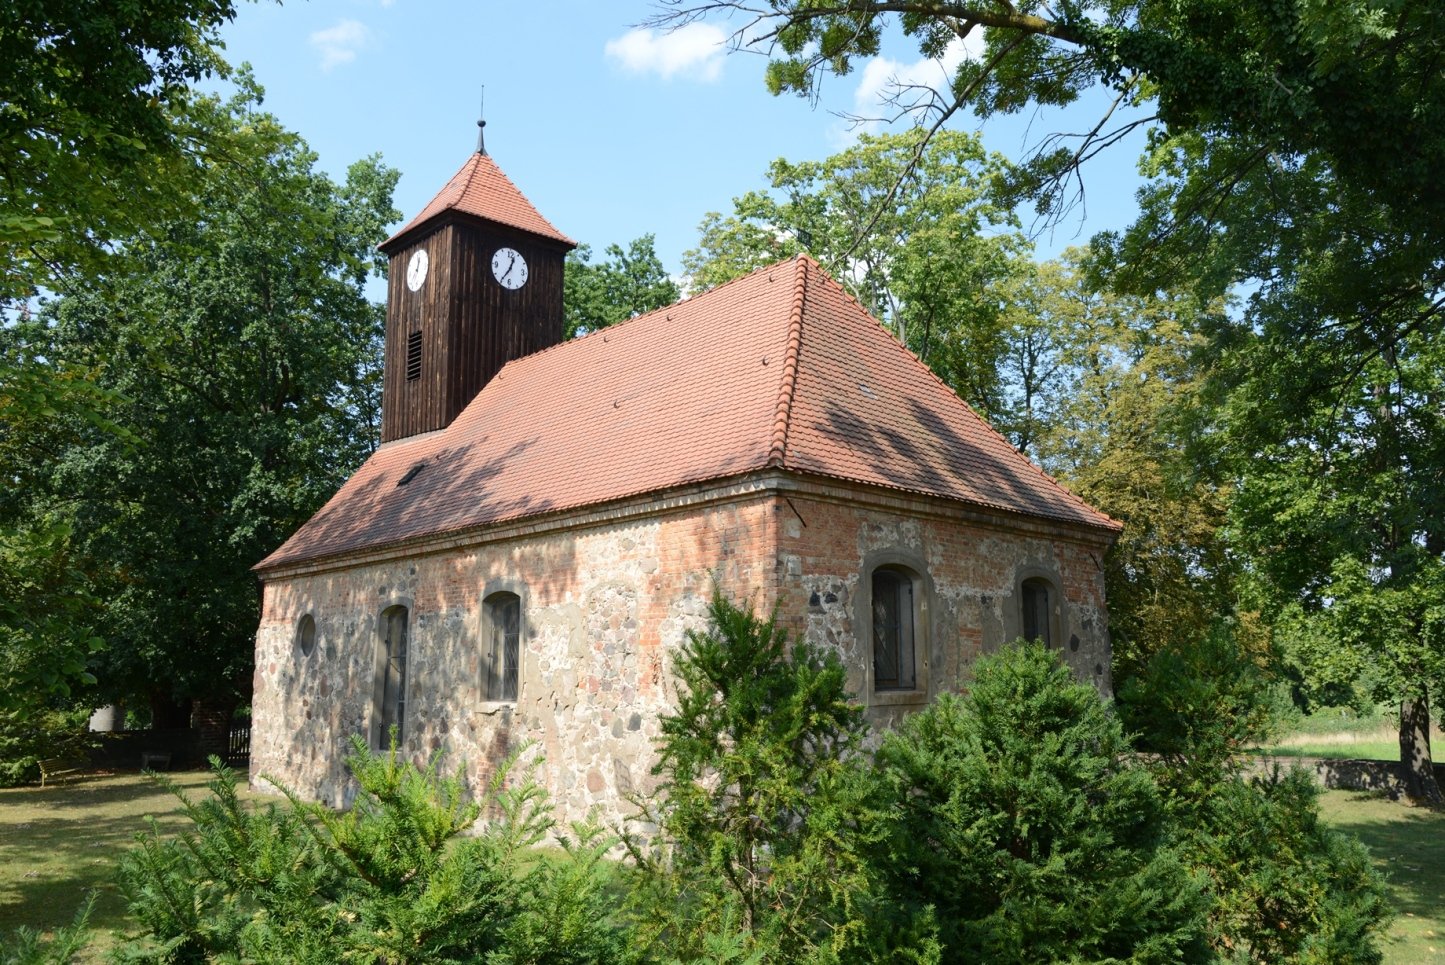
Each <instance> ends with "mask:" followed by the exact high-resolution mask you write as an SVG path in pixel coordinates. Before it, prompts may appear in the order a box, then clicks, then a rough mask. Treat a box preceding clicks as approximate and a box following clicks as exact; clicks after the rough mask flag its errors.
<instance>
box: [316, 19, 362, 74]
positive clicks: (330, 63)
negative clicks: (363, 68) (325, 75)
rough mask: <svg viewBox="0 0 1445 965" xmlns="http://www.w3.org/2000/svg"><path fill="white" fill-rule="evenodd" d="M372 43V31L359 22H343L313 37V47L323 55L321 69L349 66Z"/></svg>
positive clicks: (319, 31) (317, 32)
mask: <svg viewBox="0 0 1445 965" xmlns="http://www.w3.org/2000/svg"><path fill="white" fill-rule="evenodd" d="M370 42H371V29H370V28H369V27H367V26H366V24H364V23H362V22H360V21H359V20H342V21H340V22H339V23H337V24H336V26H334V27H327V28H326V29H325V30H318V31H316V32H315V33H313V34H312V35H311V46H313V47H315V48H316V49H317V50H318V51H320V53H321V69H322V70H331V69H332V68H333V67H338V66H340V65H341V64H349V63H351V62H352V61H353V60H355V59H356V55H357V54H358V53H360V52H361V50H362V49H363V48H365V47H366V46H367V44H369V43H370Z"/></svg>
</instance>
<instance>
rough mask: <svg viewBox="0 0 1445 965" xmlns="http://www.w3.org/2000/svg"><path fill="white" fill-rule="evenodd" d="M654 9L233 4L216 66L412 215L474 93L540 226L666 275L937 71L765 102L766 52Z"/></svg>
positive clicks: (1052, 245) (1054, 242)
mask: <svg viewBox="0 0 1445 965" xmlns="http://www.w3.org/2000/svg"><path fill="white" fill-rule="evenodd" d="M653 9H654V8H653V5H652V4H650V3H648V2H646V0H606V2H603V0H588V2H584V0H532V2H520V0H472V2H463V0H310V2H300V0H295V2H291V3H288V4H285V5H275V4H271V3H259V4H249V5H245V6H242V7H241V8H240V12H239V14H238V16H237V18H236V20H235V22H234V23H232V24H231V25H230V26H229V27H228V28H227V29H226V30H225V31H224V34H223V37H224V40H225V42H226V45H227V50H226V57H227V59H228V60H230V61H231V62H232V63H233V64H240V63H241V62H243V61H245V62H249V63H251V65H252V66H253V68H254V70H255V74H256V77H257V79H258V80H259V81H260V83H261V84H262V86H263V87H264V88H265V89H266V101H265V106H266V108H267V109H268V110H270V111H271V112H273V113H274V114H276V115H277V116H278V117H279V118H280V119H281V121H282V122H283V123H285V124H286V125H287V126H288V127H290V128H292V129H293V130H296V131H298V132H299V133H300V134H301V135H302V136H304V137H305V138H306V140H307V141H308V142H309V143H310V145H311V146H312V148H313V149H314V150H315V151H316V152H317V153H318V154H319V156H320V158H321V164H322V166H323V167H324V168H326V169H327V170H328V171H330V172H331V173H332V174H333V175H336V176H338V177H339V176H341V175H342V174H343V173H344V172H345V169H346V167H347V165H348V164H350V163H351V162H352V161H354V160H356V159H357V158H360V157H363V156H365V155H368V154H372V153H380V154H381V155H382V157H383V159H384V160H385V161H386V163H388V164H390V165H391V166H393V167H395V168H398V169H399V170H400V171H401V172H402V178H401V183H400V185H399V187H398V189H397V194H396V205H397V207H398V208H400V209H401V210H402V212H403V213H404V216H405V217H406V218H409V217H411V216H412V215H413V214H415V213H416V212H417V211H418V210H419V209H420V208H421V207H422V206H423V205H424V204H425V203H426V202H427V201H428V200H430V198H431V197H432V196H433V195H434V194H435V193H436V192H437V191H438V190H439V189H440V188H441V187H442V185H444V184H445V183H446V181H447V179H448V178H449V177H450V176H451V175H452V174H453V173H454V172H455V170H456V169H457V168H458V167H460V166H461V164H462V163H463V162H464V161H465V160H466V158H467V156H468V155H469V154H470V153H471V152H472V151H473V150H474V149H475V146H476V126H475V122H476V117H477V110H478V101H479V98H480V96H481V92H482V86H483V85H485V86H486V117H487V130H486V134H487V149H488V152H489V153H490V154H491V155H492V157H493V158H495V159H496V161H497V163H498V164H500V165H501V167H502V169H503V170H504V171H506V172H507V173H508V175H510V176H511V178H512V180H513V181H515V182H516V183H517V185H518V187H519V188H521V190H522V192H523V193H524V194H526V195H527V196H528V197H529V198H530V199H531V200H532V202H533V204H535V205H536V206H537V208H538V209H539V210H540V211H541V212H542V213H543V214H544V215H545V216H546V217H547V218H548V219H549V220H551V221H552V222H553V223H554V224H556V225H557V227H558V228H560V229H561V230H562V231H563V232H564V233H566V234H568V235H570V236H571V237H572V238H574V239H576V240H577V241H580V242H584V243H588V244H591V245H592V247H593V249H594V251H597V252H599V253H600V252H601V250H602V249H603V248H604V247H606V246H607V245H608V244H610V243H613V242H616V243H619V244H624V245H625V243H626V242H627V241H629V240H630V239H632V238H634V237H637V236H638V235H641V234H644V233H647V232H652V233H654V234H655V235H656V236H657V249H658V253H659V254H660V255H661V256H662V258H663V261H664V264H665V265H666V266H667V268H668V269H669V270H670V271H673V272H677V271H678V270H679V269H680V259H681V254H682V252H683V251H684V250H686V249H687V248H690V247H693V246H694V245H695V243H696V240H697V225H698V222H699V221H700V220H701V219H702V217H703V215H704V214H705V213H706V212H708V211H726V210H728V208H729V206H730V202H731V199H732V198H733V197H734V196H736V195H739V194H741V193H743V192H744V191H747V190H750V189H753V188H758V187H761V186H763V175H764V172H765V170H766V168H767V165H768V163H769V162H771V161H772V160H773V159H775V158H777V157H787V158H789V159H790V160H795V161H796V160H803V159H809V158H822V157H826V156H827V155H829V154H831V153H834V152H836V151H838V150H840V149H841V148H843V147H845V146H846V145H847V144H848V143H849V142H850V140H851V139H852V137H853V136H854V135H853V134H852V133H851V132H850V130H849V125H848V124H847V123H846V122H845V121H843V120H841V119H840V118H839V117H838V116H837V114H836V113H835V112H837V111H858V112H864V113H866V112H868V111H870V110H874V109H876V105H877V91H878V89H879V87H880V86H881V85H882V84H883V83H885V82H886V81H887V80H888V79H890V78H893V77H898V76H902V77H910V78H911V77H927V76H938V75H939V74H938V71H939V70H940V68H938V67H937V66H936V65H934V64H930V63H923V62H919V58H918V56H917V54H916V49H915V48H914V47H913V46H912V45H911V43H910V42H908V41H906V39H903V38H901V37H900V38H898V39H897V41H896V42H895V43H893V44H891V45H890V46H886V47H885V50H884V54H885V55H886V57H885V59H880V60H879V61H877V62H873V63H864V64H859V65H858V67H857V68H856V69H855V71H854V73H853V74H851V75H849V76H848V77H844V78H830V79H829V81H828V82H827V84H826V86H825V87H824V90H823V96H822V99H821V102H820V103H819V104H818V105H816V106H813V105H810V104H809V103H808V102H807V101H804V100H802V99H799V98H796V97H773V96H771V95H769V94H768V92H767V90H766V88H765V87H764V84H763V68H764V64H765V60H764V58H763V57H761V56H756V55H747V54H727V53H726V52H725V49H724V47H723V46H722V44H721V42H722V40H723V39H724V38H725V36H726V33H725V31H726V29H727V25H726V23H721V22H720V23H717V24H707V25H698V26H694V27H693V28H690V29H689V30H687V31H684V32H682V33H680V34H671V35H664V34H661V33H658V32H647V31H643V30H639V29H636V25H637V24H638V23H640V22H641V21H643V20H644V19H646V18H647V17H648V16H649V14H650V13H652V12H653ZM738 25H739V26H740V24H738ZM887 58H891V59H887ZM1089 116H1090V115H1089V112H1088V109H1087V108H1083V109H1075V110H1072V111H1070V112H1068V113H1066V114H1064V115H1063V116H1062V117H1061V116H1058V115H1051V116H1043V117H1032V116H1031V117H1026V118H1005V119H995V120H991V121H990V122H989V123H988V125H987V126H985V127H984V128H983V133H984V138H985V142H986V143H987V144H988V146H989V147H990V148H992V149H994V150H998V151H1001V152H1003V153H1005V154H1007V155H1010V156H1015V157H1016V156H1018V155H1019V154H1020V151H1021V149H1022V148H1023V146H1024V145H1025V144H1027V143H1029V141H1030V139H1037V138H1038V137H1039V136H1042V135H1043V134H1046V133H1049V132H1050V131H1052V130H1054V129H1059V128H1061V127H1062V128H1065V129H1079V128H1081V127H1083V126H1085V124H1086V121H1087V119H1088V117H1089ZM955 126H959V127H963V128H972V127H976V126H977V125H976V122H974V121H972V120H971V119H965V120H963V121H962V122H960V123H959V124H957V125H955ZM1137 156H1138V143H1137V141H1136V142H1135V143H1134V144H1132V145H1122V146H1121V147H1120V148H1118V149H1115V150H1114V151H1113V152H1112V153H1111V154H1110V155H1108V156H1107V157H1105V158H1102V159H1101V160H1100V161H1099V162H1096V163H1095V165H1094V167H1093V169H1092V170H1091V171H1089V172H1088V181H1087V183H1088V188H1089V192H1088V212H1087V217H1086V218H1085V219H1082V220H1080V219H1075V220H1073V221H1070V222H1067V223H1066V224H1065V225H1063V226H1062V227H1061V228H1060V229H1057V230H1055V231H1054V232H1053V233H1052V235H1051V236H1044V237H1041V238H1040V239H1038V246H1039V254H1040V255H1041V256H1049V255H1052V254H1053V253H1055V252H1057V251H1058V250H1059V249H1060V248H1062V247H1064V246H1066V245H1068V244H1075V243H1079V242H1080V241H1082V240H1084V239H1087V237H1088V236H1089V235H1090V234H1092V233H1093V232H1095V231H1097V230H1101V229H1104V228H1109V227H1119V226H1122V225H1123V224H1125V223H1127V222H1128V220H1129V219H1130V218H1131V217H1132V214H1133V211H1134V204H1133V192H1134V190H1135V188H1136V187H1137V185H1138V182H1139V179H1138V177H1137V175H1136V174H1135V172H1134V159H1135V158H1136V157H1137Z"/></svg>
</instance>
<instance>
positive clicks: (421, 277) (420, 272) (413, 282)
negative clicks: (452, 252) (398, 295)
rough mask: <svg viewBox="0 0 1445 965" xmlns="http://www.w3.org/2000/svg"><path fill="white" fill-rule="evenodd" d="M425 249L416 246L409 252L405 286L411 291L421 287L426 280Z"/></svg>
mask: <svg viewBox="0 0 1445 965" xmlns="http://www.w3.org/2000/svg"><path fill="white" fill-rule="evenodd" d="M426 265H427V257H426V249H425V248H418V249H417V250H416V251H413V252H412V253H411V261H409V262H407V263H406V287H407V288H410V289H411V290H412V291H416V290H417V289H419V288H421V286H422V283H423V282H425V281H426Z"/></svg>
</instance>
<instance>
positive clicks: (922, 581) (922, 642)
mask: <svg viewBox="0 0 1445 965" xmlns="http://www.w3.org/2000/svg"><path fill="white" fill-rule="evenodd" d="M881 567H887V568H889V569H892V570H895V571H900V572H907V574H908V575H909V576H910V577H912V579H913V666H914V685H913V689H912V690H882V691H878V690H874V689H873V571H874V570H877V569H879V568H881ZM854 606H855V609H854V616H853V619H854V624H853V625H854V626H855V627H856V628H857V630H856V631H855V634H854V636H855V639H857V640H858V642H859V644H860V647H859V650H860V651H861V652H862V654H863V663H864V671H863V673H864V683H863V693H862V697H863V699H864V701H865V702H866V705H867V706H869V707H883V706H898V705H904V706H908V705H923V704H926V703H928V663H929V656H930V654H931V653H932V650H933V648H932V642H933V638H934V626H933V613H934V611H935V607H934V606H933V577H932V576H931V575H930V574H929V572H928V564H927V563H926V562H925V561H924V559H923V556H922V554H920V553H918V552H916V551H914V550H909V549H899V548H888V549H879V550H874V551H872V552H871V553H868V554H867V555H865V556H864V557H863V571H862V574H861V578H860V579H859V580H858V592H857V594H856V595H855V602H854Z"/></svg>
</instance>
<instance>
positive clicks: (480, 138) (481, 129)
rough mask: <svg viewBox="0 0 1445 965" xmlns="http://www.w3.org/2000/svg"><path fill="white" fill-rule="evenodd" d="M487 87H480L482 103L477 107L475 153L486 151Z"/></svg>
mask: <svg viewBox="0 0 1445 965" xmlns="http://www.w3.org/2000/svg"><path fill="white" fill-rule="evenodd" d="M486 114H487V88H486V87H485V86H483V87H482V104H481V106H480V107H478V108H477V153H478V154H486V153H487V143H486V134H487V118H486Z"/></svg>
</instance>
